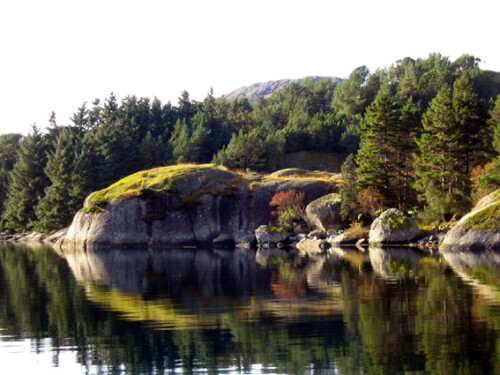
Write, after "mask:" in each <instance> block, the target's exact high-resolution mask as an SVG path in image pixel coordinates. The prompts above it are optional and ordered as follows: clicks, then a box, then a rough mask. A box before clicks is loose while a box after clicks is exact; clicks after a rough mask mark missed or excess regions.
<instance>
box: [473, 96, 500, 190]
mask: <svg viewBox="0 0 500 375" xmlns="http://www.w3.org/2000/svg"><path fill="white" fill-rule="evenodd" d="M488 128H489V129H492V132H493V147H494V148H495V151H496V157H495V159H494V160H493V163H492V165H491V166H490V167H489V169H488V170H487V172H486V174H484V175H483V176H481V177H479V181H478V185H479V187H480V188H481V189H482V190H483V191H484V192H485V193H490V192H492V191H494V190H497V189H500V95H499V96H498V97H497V100H496V101H495V105H494V107H493V108H492V109H491V111H490V118H489V119H488Z"/></svg>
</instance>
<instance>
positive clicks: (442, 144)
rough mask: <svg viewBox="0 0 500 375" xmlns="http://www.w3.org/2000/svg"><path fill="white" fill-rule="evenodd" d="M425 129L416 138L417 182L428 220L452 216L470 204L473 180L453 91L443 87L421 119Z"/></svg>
mask: <svg viewBox="0 0 500 375" xmlns="http://www.w3.org/2000/svg"><path fill="white" fill-rule="evenodd" d="M422 125H423V133H422V135H421V136H420V138H419V139H418V140H417V145H418V148H419V153H418V155H416V156H415V157H416V168H417V180H416V186H417V189H418V190H419V191H420V193H421V194H422V196H423V197H425V202H426V207H425V212H424V216H425V217H426V218H427V219H428V220H429V221H437V220H441V219H444V220H449V219H450V218H451V217H452V216H453V215H455V214H459V215H461V214H463V213H465V212H466V211H467V210H468V209H469V207H470V181H469V175H468V174H467V173H466V168H464V155H461V154H460V153H459V152H457V150H460V149H461V142H462V140H463V135H462V129H461V128H460V127H459V126H458V125H457V122H456V118H455V114H454V109H453V102H452V94H451V90H450V89H449V88H446V87H445V88H443V89H441V90H440V91H439V92H438V94H437V96H436V97H435V98H434V100H432V102H431V104H430V106H429V108H428V110H427V112H426V113H425V114H424V116H423V120H422Z"/></svg>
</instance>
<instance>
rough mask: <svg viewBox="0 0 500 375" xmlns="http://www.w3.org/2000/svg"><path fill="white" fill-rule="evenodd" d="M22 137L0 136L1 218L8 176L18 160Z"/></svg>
mask: <svg viewBox="0 0 500 375" xmlns="http://www.w3.org/2000/svg"><path fill="white" fill-rule="evenodd" d="M21 138H22V135H21V134H16V133H10V134H2V135H0V218H1V216H2V212H3V204H4V201H5V198H6V191H7V185H8V179H7V176H8V174H9V172H10V171H11V170H12V168H13V167H14V164H15V163H16V160H17V151H18V149H19V142H20V141H21Z"/></svg>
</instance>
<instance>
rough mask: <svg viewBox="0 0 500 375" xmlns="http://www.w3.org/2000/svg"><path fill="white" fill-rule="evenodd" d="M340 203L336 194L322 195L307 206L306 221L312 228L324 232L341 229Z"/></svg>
mask: <svg viewBox="0 0 500 375" xmlns="http://www.w3.org/2000/svg"><path fill="white" fill-rule="evenodd" d="M341 203H342V201H341V199H340V195H338V194H327V195H324V196H322V197H321V198H318V199H316V200H314V201H312V202H311V203H309V204H308V205H307V207H306V216H307V220H308V221H309V223H310V224H311V225H312V226H313V227H314V228H316V229H320V230H322V231H324V232H326V231H328V230H331V229H337V230H338V229H342V228H343V220H342V217H341V216H340V205H341Z"/></svg>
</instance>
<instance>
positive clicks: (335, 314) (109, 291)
mask: <svg viewBox="0 0 500 375" xmlns="http://www.w3.org/2000/svg"><path fill="white" fill-rule="evenodd" d="M63 255H64V256H63V257H60V256H57V255H55V253H54V252H53V251H51V250H50V249H44V248H40V249H27V248H24V247H13V246H8V247H5V246H4V247H0V332H1V337H0V342H6V341H7V340H10V342H12V343H17V342H21V341H22V340H23V339H26V338H28V339H29V340H30V342H31V344H30V345H31V346H32V347H33V348H34V349H33V350H34V351H35V352H38V353H41V354H40V355H42V354H43V353H45V352H47V351H48V352H50V354H51V356H53V357H54V361H53V363H54V366H63V363H62V362H61V361H58V360H57V359H58V358H62V357H61V356H63V354H62V353H67V352H68V351H70V352H71V353H74V358H75V362H76V363H77V364H79V365H80V366H81V369H82V371H81V373H85V372H88V373H106V374H107V373H117V374H119V373H132V374H153V373H164V372H166V371H184V372H188V373H191V372H197V371H201V372H206V371H207V372H212V373H219V372H241V373H249V372H251V371H253V372H267V373H303V372H304V371H308V372H321V371H323V372H328V371H331V372H335V373H338V374H360V373H367V374H394V373H403V372H407V373H442V374H455V373H462V374H494V373H498V372H500V368H499V365H498V363H499V357H498V354H497V350H496V348H497V347H500V341H499V332H498V329H499V327H500V321H499V311H500V309H498V308H497V302H494V300H492V299H491V298H489V297H488V298H485V297H484V295H483V294H482V292H481V290H480V289H478V288H475V287H474V285H472V286H471V280H483V279H484V280H486V279H487V278H483V279H481V278H477V277H476V278H473V277H472V276H470V275H469V274H468V273H467V272H469V273H470V270H471V269H474V270H476V269H481V265H485V264H486V265H488V266H486V269H487V270H489V268H488V267H494V268H495V269H498V262H497V263H495V262H496V260H495V259H496V258H495V257H493V258H491V257H490V258H486V259H487V260H486V261H485V262H479V261H477V260H476V261H473V262H468V263H467V262H466V261H465V260H463V259H462V258H460V256H458V255H457V254H455V255H454V256H453V257H451V258H448V256H446V258H445V259H441V258H438V257H429V256H424V255H423V254H420V253H418V252H415V251H413V250H411V249H408V248H388V249H376V248H370V249H369V250H368V251H367V252H359V251H357V250H354V249H353V248H351V249H331V251H330V252H329V253H328V254H326V255H322V256H319V255H318V256H314V257H304V256H300V255H299V254H297V253H293V252H286V251H281V250H277V249H274V250H264V251H258V252H254V251H240V250H236V251H212V250H202V249H169V250H165V251H153V252H147V251H134V250H126V251H125V250H111V251H105V252H88V253H85V252H78V251H73V252H66V253H65V254H63ZM457 259H458V260H457ZM464 259H465V258H464ZM467 259H468V258H467ZM460 264H461V266H460V267H461V268H460V267H459V266H458V265H460ZM68 265H69V267H68ZM478 265H479V266H480V267H479V268H478V267H477V266H478ZM483 268H484V267H483ZM476 272H477V271H476ZM483 273H484V272H483ZM457 274H458V276H457ZM463 275H465V276H467V275H469V276H467V277H468V279H466V278H465V277H464V276H463ZM477 284H479V281H477ZM481 285H490V284H481ZM495 301H498V299H497V300H495ZM5 348H6V347H5V346H3V345H0V351H3V350H7V349H5ZM71 371H73V370H71ZM71 371H70V370H68V372H65V373H74V372H71Z"/></svg>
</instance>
